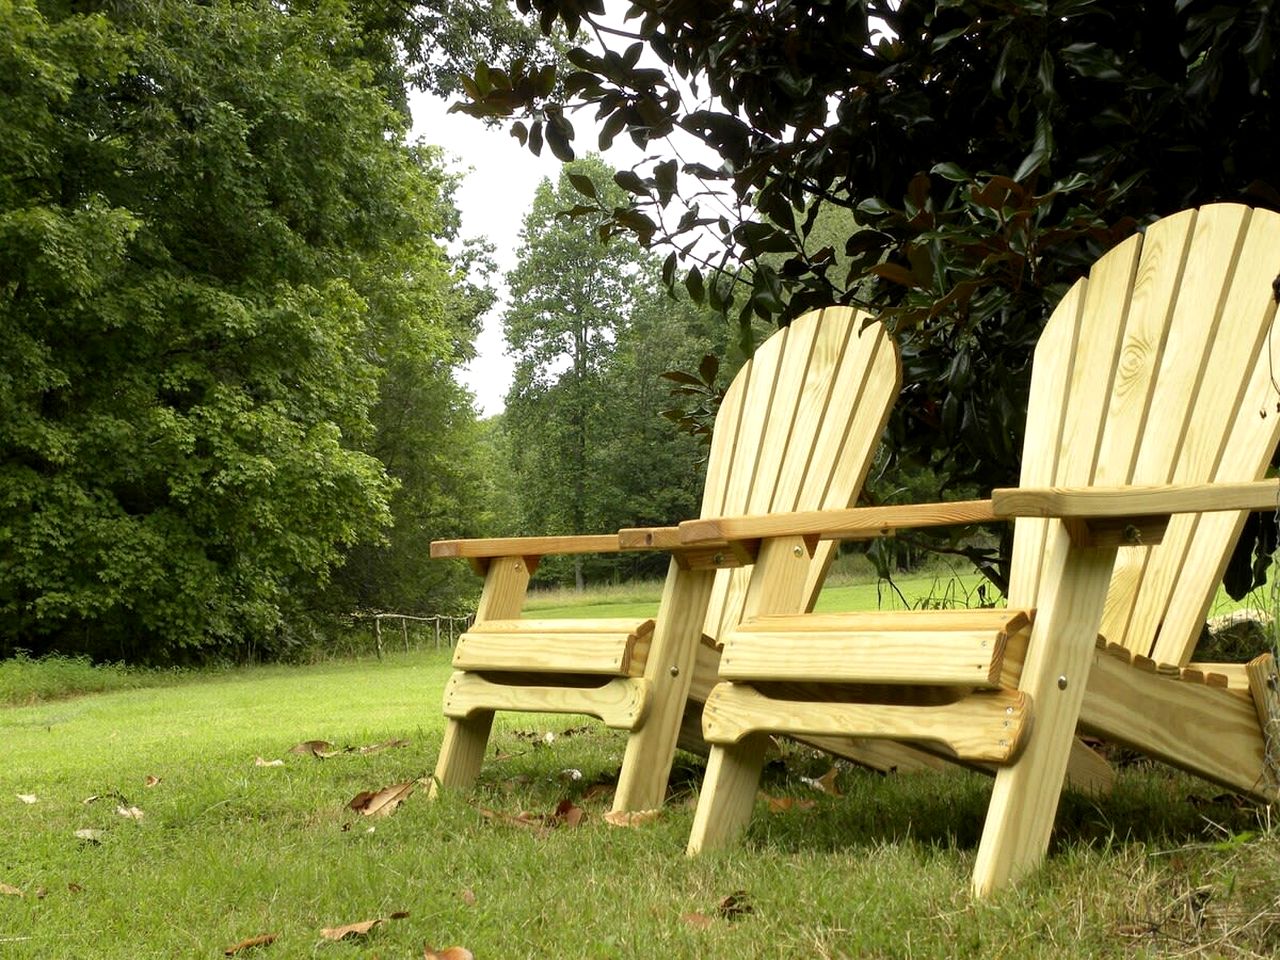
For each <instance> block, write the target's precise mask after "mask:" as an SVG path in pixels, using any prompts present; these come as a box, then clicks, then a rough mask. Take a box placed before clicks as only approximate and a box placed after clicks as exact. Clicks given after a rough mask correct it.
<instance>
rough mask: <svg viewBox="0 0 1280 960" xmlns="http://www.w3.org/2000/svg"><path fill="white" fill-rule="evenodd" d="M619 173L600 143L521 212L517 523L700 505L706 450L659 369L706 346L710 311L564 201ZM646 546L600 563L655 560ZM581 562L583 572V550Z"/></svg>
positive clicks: (663, 517)
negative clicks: (663, 288) (663, 284)
mask: <svg viewBox="0 0 1280 960" xmlns="http://www.w3.org/2000/svg"><path fill="white" fill-rule="evenodd" d="M612 173H613V172H612V170H610V169H609V168H607V167H606V166H605V165H604V164H603V163H602V162H601V161H600V160H599V159H597V158H594V157H588V158H586V159H584V160H581V161H576V162H575V163H573V164H570V165H568V166H567V167H566V168H565V171H564V172H563V174H562V175H561V177H560V181H559V183H558V184H557V185H556V186H555V187H554V188H553V187H552V185H551V183H550V182H549V181H544V182H543V184H542V185H541V187H540V188H539V190H538V193H537V195H536V197H535V199H534V203H533V207H532V209H531V210H530V212H529V214H528V216H527V217H526V218H525V222H524V230H523V233H522V239H523V241H524V246H523V249H522V251H521V254H520V260H519V264H518V265H517V267H516V269H515V270H513V271H512V273H511V274H510V277H509V282H510V287H511V306H510V308H509V309H508V310H507V312H506V314H505V316H504V324H505V332H506V337H507V342H508V343H509V344H510V346H511V348H512V351H513V352H514V354H515V356H516V360H517V362H516V371H515V382H514V384H513V386H512V389H511V392H510V394H509V395H508V397H507V412H506V414H505V416H504V418H503V429H504V431H505V432H506V434H507V435H508V437H509V440H508V441H507V444H508V450H509V453H510V456H511V458H512V462H513V464H514V471H513V472H514V476H513V481H512V482H513V485H514V488H515V490H516V499H517V500H518V502H519V506H520V509H519V517H520V520H519V528H518V530H517V531H514V532H520V533H527V534H536V533H541V534H549V533H583V532H588V531H611V530H615V529H617V528H619V527H621V526H628V525H641V524H649V523H669V522H674V521H677V520H679V519H682V518H686V517H689V516H692V515H693V514H694V513H695V512H696V509H697V503H698V489H699V486H700V482H699V460H700V458H701V457H700V453H699V451H698V449H697V446H696V444H695V443H694V442H693V441H692V439H691V438H690V437H688V436H685V435H681V434H680V433H679V432H678V431H677V430H676V429H674V427H673V426H672V424H671V423H669V422H668V421H666V420H664V419H663V418H662V417H661V416H660V413H659V411H660V410H661V408H662V407H663V405H664V404H665V403H666V401H667V388H666V387H665V386H663V381H662V380H661V379H660V378H661V375H662V374H663V372H664V371H667V370H670V369H671V368H672V367H675V366H680V365H684V364H686V363H688V362H690V361H691V360H692V358H694V357H697V356H701V355H702V354H703V353H705V352H706V350H707V349H709V348H710V346H711V342H710V341H709V340H708V339H707V338H706V327H707V326H708V324H707V322H706V319H705V318H704V317H703V316H702V315H701V313H700V312H699V311H697V310H695V309H692V308H691V305H690V304H688V303H687V302H686V303H677V302H674V301H671V300H669V299H668V298H666V297H665V296H663V295H662V294H661V293H660V291H659V289H658V286H657V282H656V280H657V277H656V270H655V265H654V263H653V262H652V259H651V258H650V257H648V256H647V255H646V254H645V253H644V252H643V251H642V250H641V249H640V248H639V246H638V245H636V244H635V242H634V241H631V240H628V239H627V238H625V237H615V238H613V239H612V240H611V241H607V242H606V241H605V240H602V239H601V238H600V237H599V236H598V235H597V233H596V232H595V231H594V230H592V229H591V227H590V226H589V225H588V224H587V223H585V222H584V221H583V220H580V219H573V218H566V217H564V216H563V215H561V213H560V211H562V210H564V209H566V208H567V207H569V206H571V205H573V204H574V203H575V202H576V201H578V200H581V199H582V198H583V197H584V196H590V197H594V198H597V199H598V200H599V201H600V202H602V203H617V202H621V200H622V197H623V193H622V191H621V189H620V188H619V187H618V186H617V185H616V184H615V183H614V182H613V175H612ZM645 559H647V560H649V562H652V559H651V558H645ZM645 559H641V560H636V559H634V558H628V559H625V560H620V561H607V562H606V563H604V564H603V565H597V566H596V567H595V568H594V569H595V570H596V571H598V572H602V573H603V572H605V571H610V572H615V573H616V572H619V569H620V567H619V565H620V564H621V567H622V568H623V569H626V570H627V571H628V572H631V573H638V572H652V571H651V569H650V567H649V566H647V565H646V562H645ZM544 566H546V567H547V573H548V574H550V575H553V576H554V575H557V574H560V573H562V572H563V570H564V566H563V564H556V563H554V562H550V563H547V564H544ZM574 569H575V576H576V577H577V578H578V582H579V584H581V582H582V577H583V568H582V566H581V561H578V562H577V564H576V566H575V568H574Z"/></svg>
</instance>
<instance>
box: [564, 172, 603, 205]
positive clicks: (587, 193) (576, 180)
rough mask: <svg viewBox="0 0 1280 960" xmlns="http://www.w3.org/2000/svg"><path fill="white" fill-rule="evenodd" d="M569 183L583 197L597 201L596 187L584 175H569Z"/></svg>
mask: <svg viewBox="0 0 1280 960" xmlns="http://www.w3.org/2000/svg"><path fill="white" fill-rule="evenodd" d="M569 182H570V183H572V184H573V188H574V189H575V190H577V191H578V192H579V193H580V194H582V195H583V196H584V197H590V198H591V199H592V200H595V199H597V194H596V185H595V183H593V182H592V180H591V178H590V177H588V176H587V175H586V174H585V173H570V174H569Z"/></svg>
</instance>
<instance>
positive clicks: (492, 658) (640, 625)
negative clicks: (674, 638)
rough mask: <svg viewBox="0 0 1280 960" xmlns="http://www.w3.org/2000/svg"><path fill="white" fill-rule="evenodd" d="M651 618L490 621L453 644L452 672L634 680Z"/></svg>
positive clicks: (644, 655)
mask: <svg viewBox="0 0 1280 960" xmlns="http://www.w3.org/2000/svg"><path fill="white" fill-rule="evenodd" d="M652 634H653V620H651V619H645V618H633V619H608V620H598V619H597V620H582V621H572V622H561V621H546V620H491V621H488V622H486V623H481V624H477V625H476V627H474V628H473V629H471V630H468V631H467V632H466V633H464V634H463V635H462V637H461V638H460V639H459V640H458V645H457V647H456V648H455V649H454V653H453V666H454V668H455V669H457V670H471V671H481V670H510V669H513V667H514V668H518V669H519V670H521V671H526V672H531V673H592V674H603V675H606V676H614V677H636V676H640V675H641V674H643V672H644V665H645V661H646V660H647V659H648V654H649V640H650V637H651V636H652Z"/></svg>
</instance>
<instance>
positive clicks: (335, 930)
mask: <svg viewBox="0 0 1280 960" xmlns="http://www.w3.org/2000/svg"><path fill="white" fill-rule="evenodd" d="M382 923H386V921H385V920H383V919H382V918H381V917H379V918H378V919H377V920H361V921H360V922H359V923H348V924H344V925H343V926H341V927H325V928H324V929H323V930H321V931H320V936H322V937H324V939H326V940H345V939H347V937H366V936H368V935H369V931H371V930H372V929H373V928H374V927H376V926H378V925H379V924H382Z"/></svg>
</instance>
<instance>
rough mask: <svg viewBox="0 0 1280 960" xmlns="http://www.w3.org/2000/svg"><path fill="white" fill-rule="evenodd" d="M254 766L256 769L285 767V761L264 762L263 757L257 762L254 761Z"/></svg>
mask: <svg viewBox="0 0 1280 960" xmlns="http://www.w3.org/2000/svg"><path fill="white" fill-rule="evenodd" d="M253 765H254V766H255V767H283V766H284V761H283V760H264V759H262V757H258V758H257V759H256V760H254V761H253Z"/></svg>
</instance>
